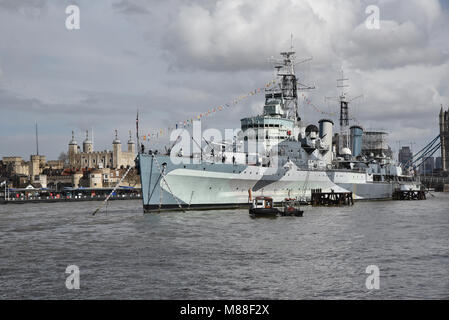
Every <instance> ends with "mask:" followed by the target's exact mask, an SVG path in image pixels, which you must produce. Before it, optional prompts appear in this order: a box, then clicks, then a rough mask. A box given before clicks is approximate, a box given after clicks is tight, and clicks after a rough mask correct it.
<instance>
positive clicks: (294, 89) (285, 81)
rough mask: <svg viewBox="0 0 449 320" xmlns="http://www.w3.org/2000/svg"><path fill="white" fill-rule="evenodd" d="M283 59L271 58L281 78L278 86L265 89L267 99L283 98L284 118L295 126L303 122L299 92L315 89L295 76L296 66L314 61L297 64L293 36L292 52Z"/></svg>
mask: <svg viewBox="0 0 449 320" xmlns="http://www.w3.org/2000/svg"><path fill="white" fill-rule="evenodd" d="M281 56H282V58H273V57H272V58H270V61H271V63H272V65H273V67H274V68H275V69H276V75H277V76H278V77H279V80H278V86H276V87H275V88H272V89H265V99H267V100H268V99H272V98H281V100H282V103H281V107H282V111H283V112H284V117H285V118H287V119H291V120H294V122H295V124H297V123H298V122H299V121H301V117H300V116H299V107H298V90H304V89H314V88H315V87H314V86H307V85H303V84H301V83H299V82H298V79H297V77H296V74H295V66H296V65H297V64H300V63H304V62H307V61H310V60H312V58H306V59H303V60H301V61H298V62H296V61H295V59H296V52H295V51H293V35H292V36H291V46H290V51H286V52H281Z"/></svg>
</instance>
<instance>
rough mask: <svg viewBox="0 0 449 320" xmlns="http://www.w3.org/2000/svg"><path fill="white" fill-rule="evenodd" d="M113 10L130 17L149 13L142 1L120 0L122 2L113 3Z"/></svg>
mask: <svg viewBox="0 0 449 320" xmlns="http://www.w3.org/2000/svg"><path fill="white" fill-rule="evenodd" d="M139 2H140V3H139ZM112 8H113V9H115V10H116V11H118V12H120V13H123V14H130V15H134V14H148V13H149V10H148V9H147V8H146V7H145V5H144V4H142V1H133V0H120V2H116V3H113V4H112Z"/></svg>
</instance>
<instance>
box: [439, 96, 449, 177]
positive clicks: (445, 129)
mask: <svg viewBox="0 0 449 320" xmlns="http://www.w3.org/2000/svg"><path fill="white" fill-rule="evenodd" d="M440 141H441V166H442V170H443V171H448V170H449V108H448V110H447V111H444V110H443V106H442V105H441V110H440Z"/></svg>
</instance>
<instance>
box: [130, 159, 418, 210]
mask: <svg viewBox="0 0 449 320" xmlns="http://www.w3.org/2000/svg"><path fill="white" fill-rule="evenodd" d="M177 160H178V161H180V159H177ZM187 160H189V161H186V162H189V163H184V164H183V163H181V164H174V163H173V162H172V159H171V158H170V157H169V156H158V155H146V154H140V155H139V159H138V165H139V170H140V176H141V183H142V199H143V208H144V211H145V212H151V211H160V210H181V209H182V210H186V209H190V210H210V209H233V208H248V207H249V206H250V201H249V192H248V190H251V194H252V196H253V197H256V196H264V195H268V196H270V197H272V198H273V200H274V202H275V203H280V202H281V201H282V200H284V199H285V198H296V197H297V198H298V199H301V200H303V201H308V200H310V198H311V193H312V190H313V189H321V191H322V192H352V193H353V196H354V199H355V200H388V199H391V198H392V195H393V192H394V190H395V189H397V188H400V189H402V190H419V188H420V186H419V184H417V183H415V182H394V181H390V182H387V181H383V182H382V181H372V177H370V175H369V174H367V173H365V172H354V171H349V170H348V171H344V170H332V169H329V170H304V169H300V168H298V167H296V166H294V165H293V166H290V167H288V166H287V167H286V166H282V167H263V166H253V165H241V164H235V165H234V164H228V163H209V162H206V163H205V162H203V163H191V162H192V159H187Z"/></svg>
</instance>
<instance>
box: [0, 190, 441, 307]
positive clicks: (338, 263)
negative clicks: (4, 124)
mask: <svg viewBox="0 0 449 320" xmlns="http://www.w3.org/2000/svg"><path fill="white" fill-rule="evenodd" d="M434 195H435V196H434V197H432V196H430V195H428V198H427V200H426V201H409V202H407V201H403V202H401V201H381V202H357V203H356V204H355V205H354V206H352V207H339V208H323V207H320V208H312V207H304V210H305V212H304V216H303V217H278V218H276V219H251V218H250V217H249V215H248V211H247V210H238V211H197V212H185V213H183V212H164V213H160V214H143V213H142V204H141V202H140V201H134V200H125V201H111V202H109V204H108V206H107V210H105V209H103V210H102V211H100V213H98V214H97V215H95V216H93V215H92V212H93V211H94V210H95V209H96V208H97V207H98V206H99V205H100V202H81V203H80V202H78V203H70V202H69V203H49V204H23V205H18V204H8V205H0V236H1V243H0V298H1V299H105V298H106V299H421V298H422V299H444V298H446V299H448V298H449V194H443V193H435V194H434ZM70 265H75V266H77V267H78V268H79V272H80V273H79V284H80V286H79V289H71V290H70V289H67V287H66V278H67V277H69V276H70V275H69V274H68V273H66V268H67V267H68V266H70ZM371 265H374V266H377V267H378V269H379V278H378V279H379V289H371V290H369V289H367V286H366V279H367V277H368V276H370V274H368V273H366V268H367V267H368V266H371Z"/></svg>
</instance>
